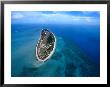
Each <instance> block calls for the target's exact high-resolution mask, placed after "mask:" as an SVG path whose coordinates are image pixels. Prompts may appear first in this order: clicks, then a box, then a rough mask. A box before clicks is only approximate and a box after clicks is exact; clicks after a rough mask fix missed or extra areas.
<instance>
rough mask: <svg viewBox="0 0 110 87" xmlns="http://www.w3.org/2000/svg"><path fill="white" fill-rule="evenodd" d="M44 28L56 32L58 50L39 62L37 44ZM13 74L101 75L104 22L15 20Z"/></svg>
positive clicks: (15, 75) (20, 75) (14, 75)
mask: <svg viewBox="0 0 110 87" xmlns="http://www.w3.org/2000/svg"><path fill="white" fill-rule="evenodd" d="M43 28H47V29H48V30H49V31H51V32H53V33H54V35H55V37H56V40H57V43H56V48H55V52H54V54H53V55H52V57H51V58H50V59H49V60H47V61H46V62H44V63H42V62H39V61H38V60H37V58H36V55H35V47H36V44H37V42H38V39H39V37H40V32H41V30H42V29H43ZM11 53H12V54H11V76H12V77H99V76H100V25H87V24H82V25H81V24H80V25H77V24H76V25H74V24H73V25H72V24H54V25H53V24H12V25H11Z"/></svg>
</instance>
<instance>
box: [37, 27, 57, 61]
mask: <svg viewBox="0 0 110 87" xmlns="http://www.w3.org/2000/svg"><path fill="white" fill-rule="evenodd" d="M55 46H56V38H55V36H54V34H53V33H52V32H50V31H49V30H47V29H43V30H42V31H41V37H40V39H39V41H38V43H37V45H36V57H37V59H38V61H43V62H44V61H46V60H47V59H49V58H50V57H51V56H52V54H53V53H54V50H55Z"/></svg>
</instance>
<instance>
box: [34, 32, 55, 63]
mask: <svg viewBox="0 0 110 87" xmlns="http://www.w3.org/2000/svg"><path fill="white" fill-rule="evenodd" d="M51 33H52V32H51ZM52 34H53V33H52ZM53 36H54V38H55V42H54V48H53V50H52V52H51V53H50V55H49V56H48V57H46V58H45V59H44V60H42V59H39V57H38V55H37V46H38V43H39V40H40V39H39V40H38V43H37V45H36V57H37V59H38V61H40V62H45V61H46V60H48V59H50V58H51V56H52V55H53V53H54V52H55V48H56V37H55V35H54V34H53Z"/></svg>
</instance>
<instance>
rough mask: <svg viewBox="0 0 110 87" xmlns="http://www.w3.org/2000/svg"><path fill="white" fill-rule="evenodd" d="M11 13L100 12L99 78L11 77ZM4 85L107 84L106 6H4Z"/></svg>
mask: <svg viewBox="0 0 110 87" xmlns="http://www.w3.org/2000/svg"><path fill="white" fill-rule="evenodd" d="M11 11H100V77H11ZM4 83H5V84H107V4H74V5H73V4H33V5H32V4H5V5H4Z"/></svg>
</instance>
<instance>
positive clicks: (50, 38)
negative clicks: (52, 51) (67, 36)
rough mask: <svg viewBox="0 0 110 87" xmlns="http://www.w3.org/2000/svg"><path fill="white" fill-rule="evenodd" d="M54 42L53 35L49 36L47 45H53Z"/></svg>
mask: <svg viewBox="0 0 110 87" xmlns="http://www.w3.org/2000/svg"><path fill="white" fill-rule="evenodd" d="M52 41H53V38H52V36H51V35H49V37H48V38H47V43H48V44H50V43H52Z"/></svg>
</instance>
